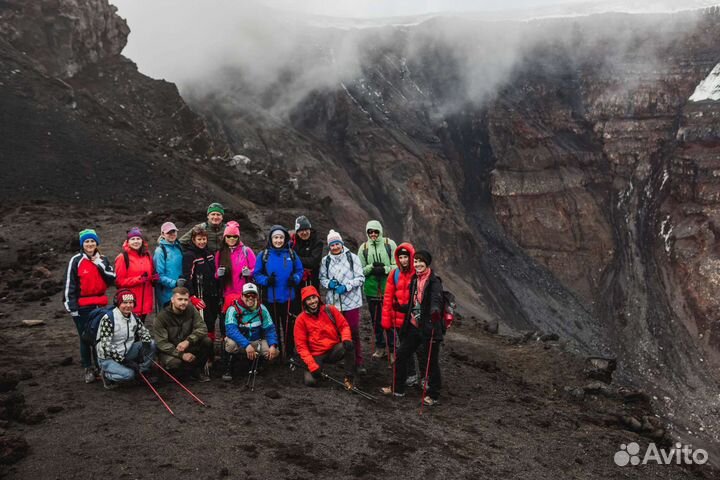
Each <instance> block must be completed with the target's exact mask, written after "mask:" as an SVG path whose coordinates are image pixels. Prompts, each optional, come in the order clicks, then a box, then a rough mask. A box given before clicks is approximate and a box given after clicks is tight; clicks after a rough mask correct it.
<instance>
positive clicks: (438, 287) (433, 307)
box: [63, 203, 446, 406]
mask: <svg viewBox="0 0 720 480" xmlns="http://www.w3.org/2000/svg"><path fill="white" fill-rule="evenodd" d="M365 235H366V237H367V240H366V241H365V242H363V243H362V244H361V245H360V247H359V249H358V250H357V252H353V251H351V250H350V249H349V248H348V247H347V246H346V245H345V242H344V241H343V238H342V235H341V234H340V233H339V232H338V231H336V230H333V229H331V230H330V231H329V232H328V234H327V236H326V239H325V240H326V243H327V251H326V252H325V242H323V240H322V239H321V238H320V235H319V234H318V232H317V231H316V230H315V229H314V228H313V227H312V224H311V223H310V220H309V219H308V218H307V217H306V216H300V217H298V218H297V219H296V220H295V225H294V229H293V230H292V233H291V231H289V230H288V229H286V228H285V227H283V226H281V225H273V226H272V227H271V228H270V229H269V231H268V233H267V241H266V244H265V245H264V248H262V249H261V250H259V251H255V250H253V249H252V248H251V247H250V246H248V245H246V244H245V243H243V241H242V238H241V231H240V224H239V223H238V222H235V221H228V222H225V209H224V207H223V206H222V205H221V204H219V203H211V204H210V205H209V206H208V208H207V210H206V219H205V221H203V222H200V223H198V224H197V225H194V226H193V227H192V228H190V229H189V230H188V231H187V232H185V233H184V235H182V236H181V237H178V228H177V227H176V226H175V224H174V223H173V222H165V223H163V224H162V225H161V226H160V232H159V237H158V238H157V240H156V245H157V246H156V247H155V248H154V250H153V251H151V249H150V246H149V242H148V235H147V233H146V232H143V231H142V230H141V229H140V228H138V227H134V226H133V227H131V228H129V229H128V230H127V237H126V239H125V240H124V242H123V244H122V245H121V246H120V253H119V254H118V255H117V256H116V257H115V260H114V262H111V261H110V260H109V258H108V257H106V256H105V255H103V254H102V252H101V249H100V245H101V242H100V237H99V236H98V234H97V232H96V231H95V230H93V229H89V228H88V229H85V230H82V231H81V232H80V233H79V241H80V251H79V252H78V253H77V254H75V255H73V257H72V258H71V259H70V261H69V263H68V267H67V274H66V277H65V289H64V298H63V300H64V306H65V309H66V310H67V311H68V312H69V313H70V315H71V317H72V319H73V322H74V324H75V327H76V329H77V331H78V334H79V336H80V342H79V348H80V358H81V365H82V368H83V380H84V382H85V383H92V382H94V381H96V380H98V379H100V380H101V381H102V384H103V386H104V387H105V388H106V389H114V388H116V387H118V386H119V385H120V384H123V383H128V382H133V381H136V380H137V379H138V378H142V379H144V380H146V381H147V382H148V383H149V384H150V385H152V384H154V383H155V382H156V381H157V380H158V377H157V376H156V375H155V374H154V372H155V371H157V370H158V369H160V370H161V371H163V372H167V373H168V374H170V372H172V374H173V375H177V376H179V377H183V376H185V377H189V378H191V379H195V380H196V381H200V382H207V381H210V379H211V374H213V373H214V372H217V376H218V377H220V378H221V379H222V380H224V381H232V380H233V378H235V377H236V376H237V373H236V372H237V368H238V364H240V363H246V364H248V365H251V369H250V372H251V373H252V372H254V373H257V371H258V364H260V363H267V364H273V363H280V362H284V363H287V364H289V365H290V367H291V368H293V369H295V368H300V369H302V370H303V372H304V373H303V381H304V383H305V385H307V386H310V387H313V386H316V385H318V383H319V382H320V381H321V380H322V379H324V378H330V379H332V377H330V376H329V375H327V373H326V372H325V367H326V365H328V364H333V363H339V362H342V370H343V374H344V377H343V380H342V381H341V382H340V381H337V382H338V383H341V384H342V385H343V386H344V387H345V388H346V389H348V390H354V389H355V390H356V387H355V383H356V377H357V376H362V375H366V374H367V369H366V367H365V356H364V355H363V346H362V341H361V338H360V322H361V311H362V309H363V307H364V306H365V307H366V308H367V311H368V313H369V316H370V323H371V326H372V332H373V334H372V337H371V339H372V344H371V353H369V357H370V359H372V360H378V361H379V360H381V359H383V358H386V359H387V362H388V366H389V367H390V368H391V369H392V370H391V371H392V374H391V375H390V376H391V382H390V385H389V386H387V387H383V388H382V389H381V393H382V394H384V395H389V396H395V397H403V396H405V394H406V390H407V387H411V386H415V385H419V386H421V387H422V390H423V394H422V397H421V402H422V403H423V404H424V405H428V406H432V405H436V404H437V403H438V402H439V399H440V391H441V387H442V383H441V373H440V363H439V357H440V346H441V343H442V341H443V335H444V333H445V329H446V323H445V318H444V315H445V311H446V306H445V303H446V301H445V299H444V295H443V286H442V281H441V279H440V277H438V276H437V275H436V274H435V271H434V269H433V265H432V255H431V254H430V252H428V251H426V250H416V249H415V247H414V246H413V245H412V244H411V243H409V242H403V243H400V245H397V244H396V243H395V242H394V241H393V240H392V239H390V238H388V237H387V236H386V235H385V232H384V229H383V226H382V224H381V223H380V222H379V221H377V220H371V221H369V222H368V223H367V226H366V229H365ZM112 285H115V286H116V287H118V290H117V293H116V294H115V296H114V298H113V302H112V305H110V306H108V305H107V304H108V300H107V295H106V293H107V289H108V287H110V286H112ZM321 292H324V295H322V294H321ZM153 313H154V314H155V318H154V321H153V322H152V325H151V326H149V325H146V322H148V319H149V317H150V315H151V314H153Z"/></svg>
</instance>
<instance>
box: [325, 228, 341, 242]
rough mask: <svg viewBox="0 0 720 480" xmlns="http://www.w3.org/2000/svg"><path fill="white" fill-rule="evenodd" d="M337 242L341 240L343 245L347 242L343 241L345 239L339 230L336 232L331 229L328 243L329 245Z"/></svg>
mask: <svg viewBox="0 0 720 480" xmlns="http://www.w3.org/2000/svg"><path fill="white" fill-rule="evenodd" d="M335 242H340V243H342V244H343V245H345V243H343V239H342V237H341V236H340V234H339V233H338V232H336V231H335V230H332V229H330V232H328V236H327V243H328V245H332V244H333V243H335Z"/></svg>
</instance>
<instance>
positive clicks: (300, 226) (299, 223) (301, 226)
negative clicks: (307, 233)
mask: <svg viewBox="0 0 720 480" xmlns="http://www.w3.org/2000/svg"><path fill="white" fill-rule="evenodd" d="M311 228H312V225H311V224H310V220H308V219H307V217H306V216H305V215H300V216H299V217H297V218H296V219H295V231H296V232H297V231H298V230H310V229H311Z"/></svg>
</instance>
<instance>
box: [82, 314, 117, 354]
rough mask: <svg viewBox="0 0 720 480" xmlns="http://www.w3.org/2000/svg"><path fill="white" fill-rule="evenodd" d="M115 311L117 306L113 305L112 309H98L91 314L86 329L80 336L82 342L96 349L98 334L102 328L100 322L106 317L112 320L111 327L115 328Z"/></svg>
mask: <svg viewBox="0 0 720 480" xmlns="http://www.w3.org/2000/svg"><path fill="white" fill-rule="evenodd" d="M114 309H115V306H114V305H113V306H112V307H100V308H96V309H95V310H93V311H92V312H90V315H88V321H87V323H86V324H85V328H84V329H83V331H82V334H81V335H80V338H81V340H82V341H83V342H85V343H87V344H88V345H90V346H92V347H94V346H95V345H96V344H97V332H98V329H99V328H100V320H102V319H103V317H104V316H105V315H107V316H108V318H109V319H110V325H112V326H113V327H115V316H114V315H113V314H112V311H113V310H114Z"/></svg>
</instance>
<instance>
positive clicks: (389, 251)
mask: <svg viewBox="0 0 720 480" xmlns="http://www.w3.org/2000/svg"><path fill="white" fill-rule="evenodd" d="M388 241H389V240H388V238H387V237H385V251H386V252H387V256H388V259H389V260H390V263H392V248H391V247H390V244H389V243H388ZM363 257H365V265H367V264H368V244H367V242H365V243H363Z"/></svg>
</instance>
